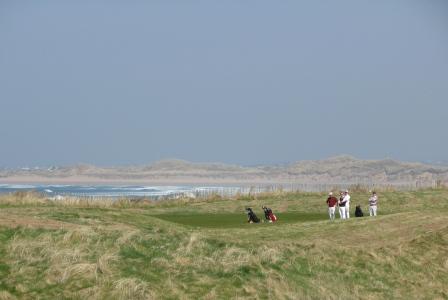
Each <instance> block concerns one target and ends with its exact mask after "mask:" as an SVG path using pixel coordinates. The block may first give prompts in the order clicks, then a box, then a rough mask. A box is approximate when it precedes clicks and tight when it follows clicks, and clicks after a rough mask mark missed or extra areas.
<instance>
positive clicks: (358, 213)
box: [355, 205, 364, 217]
mask: <svg viewBox="0 0 448 300" xmlns="http://www.w3.org/2000/svg"><path fill="white" fill-rule="evenodd" d="M355 217H364V213H363V212H362V209H361V206H360V205H356V209H355Z"/></svg>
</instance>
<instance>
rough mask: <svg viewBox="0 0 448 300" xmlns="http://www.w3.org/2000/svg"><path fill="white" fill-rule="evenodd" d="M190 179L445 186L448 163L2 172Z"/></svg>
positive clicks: (8, 178) (167, 165)
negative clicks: (446, 164) (444, 164)
mask: <svg viewBox="0 0 448 300" xmlns="http://www.w3.org/2000/svg"><path fill="white" fill-rule="evenodd" d="M13 182H17V183H18V182H22V183H23V182H42V183H60V182H63V183H106V182H108V183H143V182H145V183H167V184H169V183H173V184H174V183H190V184H200V183H202V184H226V183H228V184H235V183H240V184H282V183H296V182H300V183H304V184H338V183H351V184H356V183H360V184H379V185H380V184H392V185H400V184H403V185H406V184H422V185H426V186H429V185H434V184H446V183H448V167H447V166H440V165H430V164H424V163H414V162H401V161H396V160H392V159H383V160H361V159H357V158H354V157H352V156H347V155H343V156H336V157H331V158H328V159H323V160H304V161H298V162H295V163H291V164H287V165H277V166H269V165H260V166H253V167H245V166H239V165H230V164H222V163H193V162H188V161H184V160H177V159H171V160H162V161H158V162H155V163H152V164H150V165H142V166H119V167H99V166H94V165H89V164H78V165H74V166H62V167H51V168H45V169H43V168H21V169H3V170H0V183H13Z"/></svg>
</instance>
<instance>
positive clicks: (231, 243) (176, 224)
mask: <svg viewBox="0 0 448 300" xmlns="http://www.w3.org/2000/svg"><path fill="white" fill-rule="evenodd" d="M367 197H368V194H367V193H365V192H358V193H353V194H352V198H353V200H352V210H353V209H354V206H355V204H356V203H358V202H359V203H361V204H363V208H364V210H365V211H366V208H367V207H366V205H365V203H366V202H367ZM16 200H17V201H14V196H11V195H10V196H5V197H0V299H39V298H40V299H385V298H386V299H390V298H397V299H448V214H447V212H448V190H444V189H437V190H422V191H417V192H393V191H388V192H384V193H380V206H379V216H378V217H376V218H369V217H365V218H359V219H355V218H352V219H350V220H347V221H341V220H336V221H335V222H329V221H328V220H327V219H326V208H325V205H324V204H325V195H324V194H315V193H277V194H265V195H258V196H256V197H255V196H252V197H241V198H236V199H208V200H185V199H181V200H175V201H168V202H164V203H155V202H151V201H147V202H139V203H133V202H130V201H126V200H125V199H124V200H121V201H120V202H116V203H112V202H110V201H109V202H108V201H103V203H90V202H87V201H83V200H82V199H72V200H70V201H65V202H52V201H47V200H45V199H41V198H38V197H37V196H36V195H21V196H20V197H18V198H17V199H16ZM262 205H268V206H270V207H272V208H273V209H274V212H275V213H276V214H277V215H278V217H279V221H278V222H277V223H275V224H268V223H264V224H247V223H246V222H245V221H246V216H245V214H244V207H246V206H251V207H253V208H254V209H255V211H256V213H257V214H258V215H259V217H262V216H263V215H262V213H261V206H262Z"/></svg>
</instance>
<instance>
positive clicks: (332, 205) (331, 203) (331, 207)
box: [327, 192, 338, 221]
mask: <svg viewBox="0 0 448 300" xmlns="http://www.w3.org/2000/svg"><path fill="white" fill-rule="evenodd" d="M337 203H338V199H336V197H335V196H333V193H332V192H330V193H329V194H328V198H327V204H328V214H329V215H330V221H334V215H335V211H336V204H337Z"/></svg>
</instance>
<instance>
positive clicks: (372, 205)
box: [369, 192, 378, 217]
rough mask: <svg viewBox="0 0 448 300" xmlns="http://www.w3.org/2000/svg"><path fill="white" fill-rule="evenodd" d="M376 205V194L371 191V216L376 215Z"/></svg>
mask: <svg viewBox="0 0 448 300" xmlns="http://www.w3.org/2000/svg"><path fill="white" fill-rule="evenodd" d="M377 205H378V196H377V195H376V192H372V197H370V198H369V214H370V216H371V217H372V216H373V217H376V209H377Z"/></svg>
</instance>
